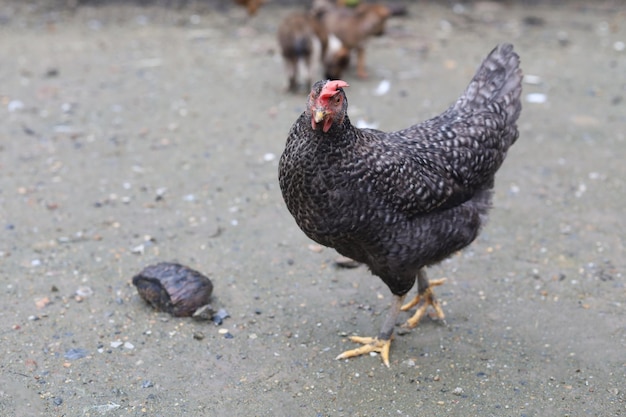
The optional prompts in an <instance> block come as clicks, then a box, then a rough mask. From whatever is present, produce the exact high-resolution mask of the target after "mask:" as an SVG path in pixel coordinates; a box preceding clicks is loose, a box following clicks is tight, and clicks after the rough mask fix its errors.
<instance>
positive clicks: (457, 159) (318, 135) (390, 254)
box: [279, 44, 522, 295]
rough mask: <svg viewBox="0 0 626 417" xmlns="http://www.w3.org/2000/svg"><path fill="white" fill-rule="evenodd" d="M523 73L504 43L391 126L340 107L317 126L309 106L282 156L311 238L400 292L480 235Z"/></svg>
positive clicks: (284, 175) (287, 195)
mask: <svg viewBox="0 0 626 417" xmlns="http://www.w3.org/2000/svg"><path fill="white" fill-rule="evenodd" d="M521 81H522V73H521V70H520V69H519V57H518V55H517V54H516V53H515V52H514V51H513V46H512V45H509V44H503V45H500V46H498V47H496V48H495V49H494V50H493V51H492V52H491V53H490V54H489V56H488V57H487V58H486V59H485V61H484V62H483V63H482V64H481V66H480V67H479V69H478V71H477V73H476V75H475V76H474V78H473V79H472V81H471V82H470V84H469V86H468V87H467V89H466V91H465V92H464V93H463V94H462V95H461V97H460V98H459V99H458V100H457V101H456V102H455V103H454V104H453V105H452V106H451V107H450V108H448V109H447V110H446V111H445V112H444V113H442V114H441V115H439V116H437V117H434V118H432V119H430V120H427V121H425V122H423V123H419V124H416V125H413V126H410V127H408V128H406V129H403V130H400V131H397V132H391V133H386V132H381V131H378V130H373V129H358V128H356V127H354V126H353V125H352V124H351V123H350V119H349V117H348V116H347V114H346V115H345V116H344V115H341V117H342V118H343V119H341V118H339V119H338V120H340V122H338V123H335V124H333V125H332V127H331V128H330V130H328V132H326V133H323V132H322V130H321V129H316V130H314V129H313V128H312V127H311V110H310V108H309V107H310V106H309V107H307V110H305V112H304V113H303V114H302V115H301V116H300V117H299V119H298V120H297V121H296V122H295V123H294V125H293V127H292V128H291V131H290V132H289V136H288V138H287V144H286V147H285V151H284V153H283V155H282V156H281V159H280V164H279V181H280V188H281V191H282V194H283V198H284V200H285V203H286V204H287V208H288V209H289V211H290V212H291V214H292V215H293V216H294V218H295V220H296V222H297V224H298V226H300V228H301V229H302V230H303V231H304V233H306V235H307V236H308V237H310V238H311V239H313V240H315V241H316V242H318V243H320V244H322V245H325V246H329V247H332V248H335V249H336V250H337V251H338V252H339V253H341V254H343V255H345V256H348V257H350V258H353V259H355V260H357V261H359V262H362V263H365V264H367V265H368V266H369V267H370V269H371V271H372V272H373V273H374V274H376V275H378V276H379V277H380V278H381V279H382V280H383V281H384V282H385V283H386V284H387V285H388V286H389V288H390V289H391V291H392V292H393V293H394V294H396V295H403V294H405V293H406V292H408V291H409V290H410V289H411V287H412V286H413V285H414V283H415V277H416V273H417V271H418V270H419V269H420V268H422V267H424V266H428V265H432V264H434V263H437V262H440V261H441V260H443V259H445V258H446V257H448V256H450V255H451V254H453V253H454V252H456V251H458V250H460V249H462V248H464V247H466V246H467V245H469V244H470V243H471V242H472V241H473V240H474V239H475V238H476V236H477V235H478V232H479V230H480V227H481V225H482V224H483V223H484V221H485V219H486V215H487V212H488V210H489V208H490V204H491V190H492V188H493V185H494V175H495V173H496V171H497V170H498V168H499V167H500V165H501V164H502V162H503V161H504V158H505V157H506V153H507V150H508V149H509V147H510V146H511V145H512V144H513V143H514V142H515V141H516V139H517V137H518V130H517V125H516V121H517V119H518V117H519V114H520V112H521V103H520V94H521ZM324 84H325V81H320V82H318V83H316V84H315V85H314V86H313V90H312V92H311V97H316V96H318V95H319V93H320V91H321V89H322V88H323V86H324ZM338 94H342V95H345V93H344V91H343V90H340V92H339V93H338ZM343 103H344V104H343V112H346V111H347V99H345V97H344V101H343ZM341 120H342V121H341Z"/></svg>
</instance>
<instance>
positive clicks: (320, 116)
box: [313, 109, 328, 123]
mask: <svg viewBox="0 0 626 417" xmlns="http://www.w3.org/2000/svg"><path fill="white" fill-rule="evenodd" d="M326 115H328V113H327V112H326V111H325V110H320V109H317V110H315V113H313V120H314V121H315V123H319V122H321V121H322V120H324V119H325V118H326Z"/></svg>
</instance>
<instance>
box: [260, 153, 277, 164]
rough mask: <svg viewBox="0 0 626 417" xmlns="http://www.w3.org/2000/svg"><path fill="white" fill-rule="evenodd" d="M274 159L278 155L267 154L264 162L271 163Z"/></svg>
mask: <svg viewBox="0 0 626 417" xmlns="http://www.w3.org/2000/svg"><path fill="white" fill-rule="evenodd" d="M274 159H276V155H275V154H273V153H271V152H268V153H266V154H265V155H263V160H264V161H265V162H271V161H273V160H274Z"/></svg>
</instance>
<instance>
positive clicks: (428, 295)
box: [400, 278, 446, 329]
mask: <svg viewBox="0 0 626 417" xmlns="http://www.w3.org/2000/svg"><path fill="white" fill-rule="evenodd" d="M444 282H446V279H445V278H441V279H436V280H432V281H430V285H429V286H428V288H427V289H426V291H424V292H423V293H422V294H417V295H416V296H415V298H413V299H412V300H411V301H409V302H408V303H406V304H405V305H403V306H402V307H400V310H402V311H407V310H409V309H411V308H413V307H414V306H416V305H417V304H418V303H419V302H420V301H422V300H423V301H424V302H423V303H422V305H421V306H419V307H418V308H417V310H416V311H415V314H413V316H412V317H411V318H410V319H408V320H407V321H406V323H404V324H403V325H402V327H408V328H410V329H412V328H414V327H415V326H417V324H418V323H419V322H420V320H421V319H422V317H424V314H426V309H427V308H428V306H429V305H430V306H433V308H434V309H435V314H436V315H437V318H438V319H441V320H443V319H444V318H445V316H446V315H445V314H444V312H443V309H442V308H441V305H440V304H439V301H437V299H435V293H433V287H437V286H439V285H441V284H443V283H444Z"/></svg>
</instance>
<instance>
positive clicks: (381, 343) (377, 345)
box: [335, 336, 391, 367]
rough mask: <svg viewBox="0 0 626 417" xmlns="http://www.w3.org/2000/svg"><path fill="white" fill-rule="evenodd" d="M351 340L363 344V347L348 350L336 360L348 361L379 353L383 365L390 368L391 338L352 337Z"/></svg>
mask: <svg viewBox="0 0 626 417" xmlns="http://www.w3.org/2000/svg"><path fill="white" fill-rule="evenodd" d="M350 340H351V341H353V342H355V343H361V344H362V345H363V346H361V347H358V348H356V349H351V350H346V351H345V352H343V353H342V354H341V355H339V356H337V357H336V358H335V359H347V358H353V357H355V356H361V355H364V354H366V353H370V352H378V353H380V357H381V359H382V360H383V363H384V364H385V365H386V366H387V367H389V348H390V347H391V338H389V339H388V340H385V339H379V338H378V337H361V336H350Z"/></svg>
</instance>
